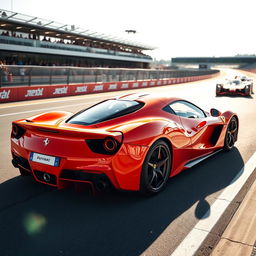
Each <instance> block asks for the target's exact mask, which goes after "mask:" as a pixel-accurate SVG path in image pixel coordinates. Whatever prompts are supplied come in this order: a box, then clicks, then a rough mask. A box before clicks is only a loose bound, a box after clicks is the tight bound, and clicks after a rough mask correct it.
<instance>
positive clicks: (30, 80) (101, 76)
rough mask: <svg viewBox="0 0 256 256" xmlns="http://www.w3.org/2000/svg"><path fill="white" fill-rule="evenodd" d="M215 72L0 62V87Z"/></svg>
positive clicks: (170, 76)
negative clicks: (1, 63)
mask: <svg viewBox="0 0 256 256" xmlns="http://www.w3.org/2000/svg"><path fill="white" fill-rule="evenodd" d="M216 72H217V71H216V70H152V69H117V68H77V67H67V66H65V67H64V66H58V67H55V66H51V67H45V66H25V65H2V66H0V87H4V86H8V87H9V86H32V85H60V84H63V85H64V84H66V85H69V84H81V83H99V82H100V83H105V82H121V81H138V80H152V79H157V80H158V79H165V78H177V77H190V76H200V75H208V74H213V73H216Z"/></svg>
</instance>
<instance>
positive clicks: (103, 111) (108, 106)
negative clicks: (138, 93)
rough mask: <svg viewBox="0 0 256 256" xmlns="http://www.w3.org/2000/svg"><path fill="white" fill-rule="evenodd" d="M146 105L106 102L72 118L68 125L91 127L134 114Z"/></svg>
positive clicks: (127, 101)
mask: <svg viewBox="0 0 256 256" xmlns="http://www.w3.org/2000/svg"><path fill="white" fill-rule="evenodd" d="M143 105H144V104H143V103H140V102H137V101H130V100H106V101H103V102H101V103H99V104H96V105H94V106H92V107H90V108H88V109H86V110H83V111H81V112H79V113H77V114H76V115H74V116H72V117H71V118H70V119H69V120H68V121H67V123H71V124H82V125H91V124H96V123H100V122H103V121H107V120H110V119H113V118H116V117H119V116H123V115H126V114H129V113H132V112H134V111H136V110H138V109H140V108H141V107H142V106H143Z"/></svg>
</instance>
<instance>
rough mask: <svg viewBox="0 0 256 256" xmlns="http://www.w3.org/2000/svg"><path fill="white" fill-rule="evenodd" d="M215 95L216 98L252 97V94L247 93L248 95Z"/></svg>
mask: <svg viewBox="0 0 256 256" xmlns="http://www.w3.org/2000/svg"><path fill="white" fill-rule="evenodd" d="M215 97H216V98H220V97H228V98H245V99H253V96H252V95H249V96H242V95H228V94H225V95H216V96H215Z"/></svg>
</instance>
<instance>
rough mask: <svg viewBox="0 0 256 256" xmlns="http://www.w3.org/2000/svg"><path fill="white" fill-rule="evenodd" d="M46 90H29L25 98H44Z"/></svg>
mask: <svg viewBox="0 0 256 256" xmlns="http://www.w3.org/2000/svg"><path fill="white" fill-rule="evenodd" d="M43 91H44V88H38V89H35V90H27V94H26V95H25V97H34V96H43Z"/></svg>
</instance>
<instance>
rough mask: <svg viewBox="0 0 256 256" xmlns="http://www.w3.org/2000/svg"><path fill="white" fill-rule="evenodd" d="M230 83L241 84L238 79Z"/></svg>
mask: <svg viewBox="0 0 256 256" xmlns="http://www.w3.org/2000/svg"><path fill="white" fill-rule="evenodd" d="M232 83H233V84H235V85H239V84H241V81H240V80H233V81H232Z"/></svg>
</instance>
